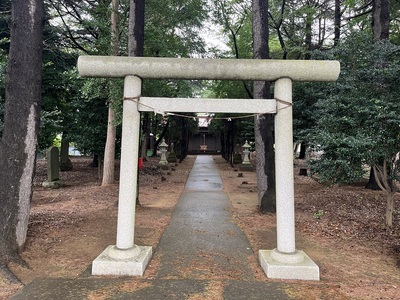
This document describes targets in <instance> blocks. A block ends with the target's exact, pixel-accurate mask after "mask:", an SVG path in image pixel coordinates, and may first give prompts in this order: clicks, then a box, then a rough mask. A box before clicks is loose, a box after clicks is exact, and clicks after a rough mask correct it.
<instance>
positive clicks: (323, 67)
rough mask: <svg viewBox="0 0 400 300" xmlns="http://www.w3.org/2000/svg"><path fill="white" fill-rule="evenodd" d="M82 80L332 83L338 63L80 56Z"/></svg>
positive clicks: (337, 70) (324, 61) (337, 69)
mask: <svg viewBox="0 0 400 300" xmlns="http://www.w3.org/2000/svg"><path fill="white" fill-rule="evenodd" d="M78 70H79V74H80V75H81V76H83V77H120V78H123V77H126V76H129V75H133V76H138V77H140V78H148V79H186V80H201V79H204V80H219V79H221V80H260V81H275V80H278V79H279V78H290V79H291V80H293V81H336V80H337V78H338V77H339V73H340V63H339V62H338V61H326V60H274V59H205V58H163V57H127V56H80V57H79V59H78Z"/></svg>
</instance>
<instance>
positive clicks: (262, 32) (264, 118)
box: [252, 0, 276, 212]
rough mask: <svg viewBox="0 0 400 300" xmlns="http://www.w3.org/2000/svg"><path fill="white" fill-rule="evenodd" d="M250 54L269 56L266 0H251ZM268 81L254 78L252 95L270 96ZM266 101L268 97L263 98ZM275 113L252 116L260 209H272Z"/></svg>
mask: <svg viewBox="0 0 400 300" xmlns="http://www.w3.org/2000/svg"><path fill="white" fill-rule="evenodd" d="M252 3H253V6H252V15H253V56H254V58H255V59H269V46H268V39H269V33H268V1H265V0H253V2H252ZM269 89H270V83H269V82H266V81H255V82H254V88H253V90H254V91H253V97H254V98H256V99H270V98H271V95H270V90H269ZM265 101H268V100H265ZM273 131H274V116H273V115H268V114H266V115H259V116H257V117H255V119H254V135H255V142H256V153H257V154H256V170H257V186H258V205H259V209H260V211H261V212H274V211H275V209H276V196H275V152H274V133H273Z"/></svg>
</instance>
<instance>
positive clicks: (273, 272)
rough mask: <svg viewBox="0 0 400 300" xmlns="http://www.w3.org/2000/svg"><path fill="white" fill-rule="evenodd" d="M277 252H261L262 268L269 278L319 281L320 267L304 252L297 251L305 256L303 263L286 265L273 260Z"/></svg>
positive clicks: (259, 255)
mask: <svg viewBox="0 0 400 300" xmlns="http://www.w3.org/2000/svg"><path fill="white" fill-rule="evenodd" d="M272 251H275V250H259V253H258V257H259V260H260V264H261V267H262V268H263V270H264V272H265V274H266V275H267V277H268V278H279V279H299V280H319V267H318V266H317V265H316V264H315V263H314V262H313V261H312V260H311V259H310V257H309V256H308V255H307V254H305V253H304V252H303V251H297V253H298V254H301V255H303V256H304V259H303V261H302V262H297V263H290V262H289V263H285V262H280V261H276V260H274V259H272V258H271V255H270V254H271V253H272Z"/></svg>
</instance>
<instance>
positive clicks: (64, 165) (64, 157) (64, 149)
mask: <svg viewBox="0 0 400 300" xmlns="http://www.w3.org/2000/svg"><path fill="white" fill-rule="evenodd" d="M72 169H73V165H72V162H71V160H70V158H69V139H68V133H67V132H65V131H64V132H63V135H62V140H61V151H60V170H61V171H71V170H72Z"/></svg>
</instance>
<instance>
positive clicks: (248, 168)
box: [239, 164, 254, 172]
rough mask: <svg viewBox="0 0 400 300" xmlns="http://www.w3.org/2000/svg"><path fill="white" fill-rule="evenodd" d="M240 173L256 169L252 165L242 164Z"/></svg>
mask: <svg viewBox="0 0 400 300" xmlns="http://www.w3.org/2000/svg"><path fill="white" fill-rule="evenodd" d="M239 170H240V171H249V172H251V171H254V167H253V165H251V164H240V166H239Z"/></svg>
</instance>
